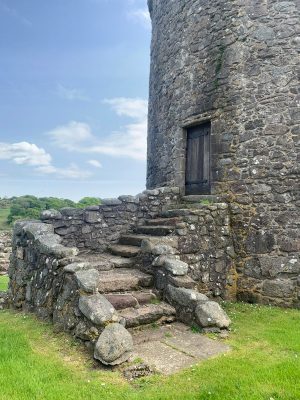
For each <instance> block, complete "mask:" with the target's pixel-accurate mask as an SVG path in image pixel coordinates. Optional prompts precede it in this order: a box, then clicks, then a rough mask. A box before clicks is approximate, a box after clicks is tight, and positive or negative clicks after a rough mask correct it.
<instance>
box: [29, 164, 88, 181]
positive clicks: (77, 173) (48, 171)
mask: <svg viewBox="0 0 300 400" xmlns="http://www.w3.org/2000/svg"><path fill="white" fill-rule="evenodd" d="M36 172H38V173H41V174H43V175H55V176H56V177H58V178H69V179H85V178H89V177H90V176H92V175H93V174H92V173H91V172H90V171H83V170H81V169H80V168H79V167H78V166H77V165H76V164H70V165H69V166H68V167H67V168H56V167H54V166H53V165H46V166H41V167H39V168H37V169H36Z"/></svg>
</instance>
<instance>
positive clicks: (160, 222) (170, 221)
mask: <svg viewBox="0 0 300 400" xmlns="http://www.w3.org/2000/svg"><path fill="white" fill-rule="evenodd" d="M179 222H181V219H180V218H178V217H175V218H155V219H146V220H145V224H146V225H148V226H176V225H177V224H178V223H179Z"/></svg>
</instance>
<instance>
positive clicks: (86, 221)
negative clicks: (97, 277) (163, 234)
mask: <svg viewBox="0 0 300 400" xmlns="http://www.w3.org/2000/svg"><path fill="white" fill-rule="evenodd" d="M178 201H179V188H176V187H174V188H169V187H165V188H157V189H154V190H146V191H144V192H143V193H141V194H139V195H137V196H120V197H119V198H117V199H104V200H102V203H103V204H101V205H99V206H92V207H87V208H86V209H84V210H83V209H76V208H63V209H62V210H60V212H59V211H56V212H54V211H44V212H43V213H42V216H41V219H42V221H43V222H45V223H50V224H52V225H53V226H54V230H55V233H56V234H58V235H60V236H61V237H62V238H63V241H62V243H63V244H64V245H66V246H76V247H78V248H79V249H82V248H88V249H93V250H96V251H103V250H105V249H106V247H107V245H108V244H112V243H116V242H117V241H118V240H119V238H120V235H121V234H122V233H126V232H127V231H128V230H130V229H133V228H134V227H135V226H136V225H137V224H141V223H142V221H143V220H144V219H145V218H151V217H154V216H156V215H157V214H159V213H160V212H161V211H162V209H163V208H164V207H166V206H167V205H170V204H176V203H178Z"/></svg>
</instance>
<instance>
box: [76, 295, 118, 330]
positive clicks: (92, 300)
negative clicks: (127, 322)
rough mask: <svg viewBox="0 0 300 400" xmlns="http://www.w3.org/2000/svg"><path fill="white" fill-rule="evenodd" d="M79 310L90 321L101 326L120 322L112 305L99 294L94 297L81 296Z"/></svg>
mask: <svg viewBox="0 0 300 400" xmlns="http://www.w3.org/2000/svg"><path fill="white" fill-rule="evenodd" d="M79 310H80V311H81V312H82V314H83V315H84V316H85V317H86V318H87V319H88V320H90V321H91V322H93V323H94V324H96V325H100V326H104V325H107V324H108V323H110V322H119V320H120V317H119V316H118V314H117V312H116V310H115V309H114V307H113V306H112V304H110V302H109V301H108V300H107V299H106V298H105V297H104V296H102V295H101V294H99V293H96V294H94V295H92V296H80V298H79Z"/></svg>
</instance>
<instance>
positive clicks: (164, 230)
mask: <svg viewBox="0 0 300 400" xmlns="http://www.w3.org/2000/svg"><path fill="white" fill-rule="evenodd" d="M136 231H137V233H144V234H146V235H153V236H167V235H169V234H170V233H173V232H174V227H171V226H164V225H158V226H147V225H145V226H138V227H137V228H136Z"/></svg>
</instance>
